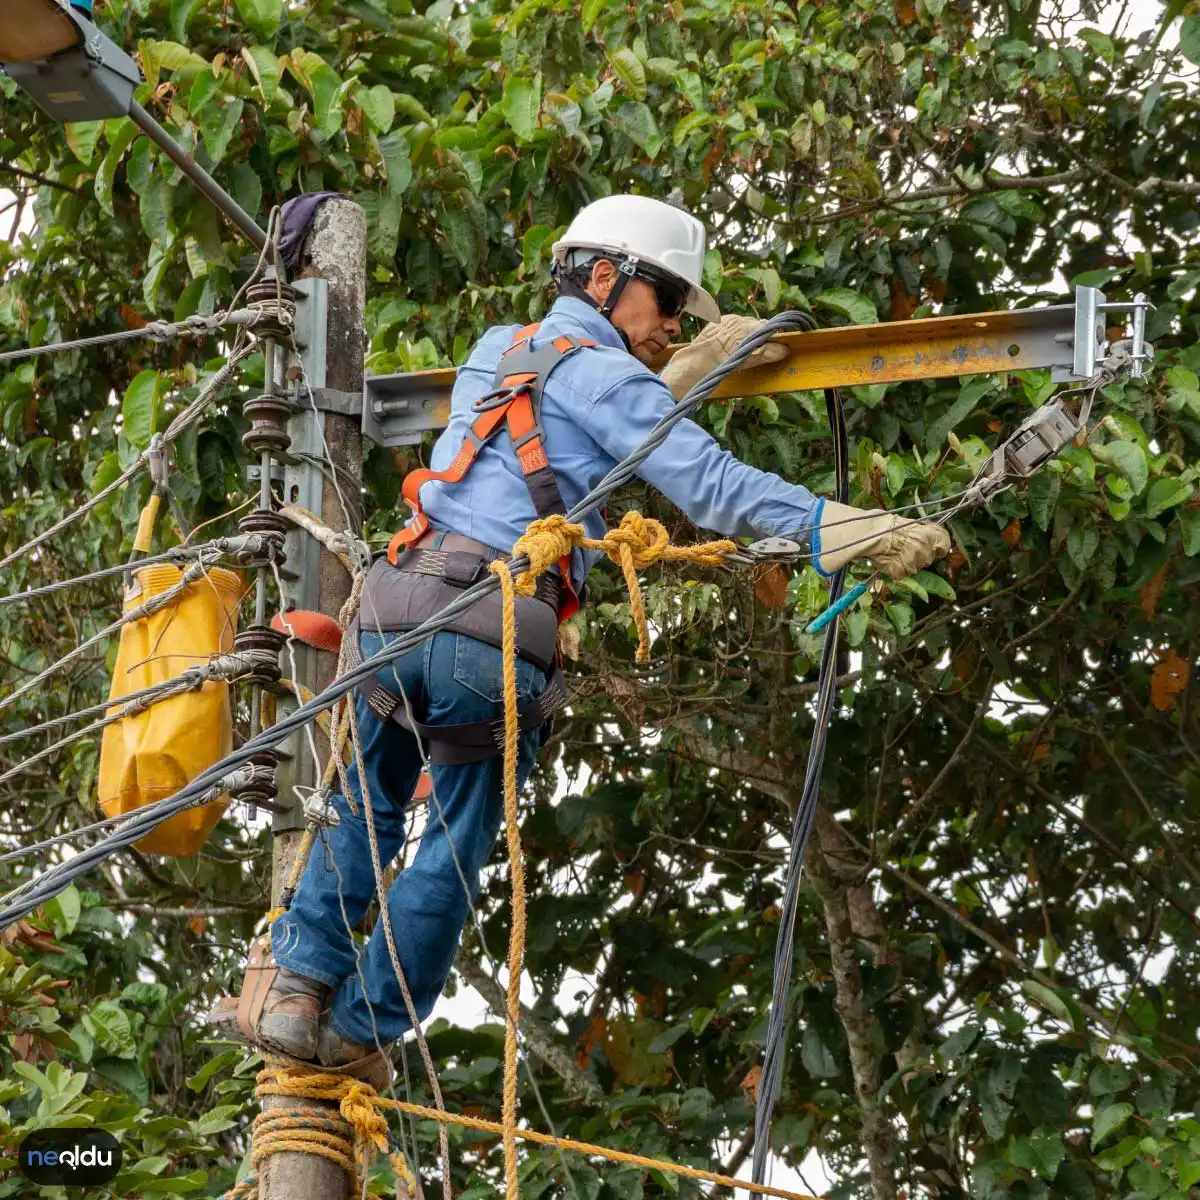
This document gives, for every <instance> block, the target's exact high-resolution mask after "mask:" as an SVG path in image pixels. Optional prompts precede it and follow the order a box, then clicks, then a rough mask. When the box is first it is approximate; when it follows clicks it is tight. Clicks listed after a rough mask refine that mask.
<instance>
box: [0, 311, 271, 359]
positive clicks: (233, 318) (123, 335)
mask: <svg viewBox="0 0 1200 1200" xmlns="http://www.w3.org/2000/svg"><path fill="white" fill-rule="evenodd" d="M258 319H259V314H258V313H257V312H256V311H255V310H254V309H252V308H239V309H235V310H234V311H232V312H219V313H213V314H212V315H211V316H201V315H199V314H197V315H196V316H192V317H188V318H187V319H186V320H183V321H151V322H150V323H149V324H147V325H143V326H142V327H141V328H140V329H120V330H118V331H117V332H116V333H99V334H96V336H95V337H86V338H73V339H72V340H71V341H68V342H48V343H47V344H46V345H44V346H25V347H23V348H22V349H20V350H6V351H5V352H4V353H3V354H0V363H10V362H19V361H21V360H22V359H26V358H35V357H37V356H38V355H41V354H58V353H62V352H64V351H67V350H87V349H89V348H91V347H93V346H107V345H111V344H113V343H115V342H136V341H150V342H159V343H162V342H169V341H171V340H173V339H174V338H180V337H209V336H211V335H213V334H216V333H219V332H220V331H221V329H222V328H224V327H225V326H253V325H254V323H255V321H257V320H258Z"/></svg>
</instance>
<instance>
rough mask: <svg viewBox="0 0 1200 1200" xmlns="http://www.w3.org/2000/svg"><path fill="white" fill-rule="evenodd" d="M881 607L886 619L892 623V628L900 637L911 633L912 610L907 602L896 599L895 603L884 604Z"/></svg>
mask: <svg viewBox="0 0 1200 1200" xmlns="http://www.w3.org/2000/svg"><path fill="white" fill-rule="evenodd" d="M883 607H884V611H885V612H886V613H887V617H888V620H889V621H890V622H891V623H892V628H893V629H894V630H895V631H896V632H897V633H898V634H899V635H900V636H901V637H907V636H908V635H909V634H910V633H912V627H913V610H912V609H911V608H910V607H909V606H908V605H907V604H905V603H904V602H903V601H898V602H897V603H895V604H885V605H884V606H883Z"/></svg>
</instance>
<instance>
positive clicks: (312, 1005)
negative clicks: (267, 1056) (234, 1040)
mask: <svg viewBox="0 0 1200 1200" xmlns="http://www.w3.org/2000/svg"><path fill="white" fill-rule="evenodd" d="M332 990H333V989H332V988H330V987H329V986H327V985H326V984H324V983H321V982H319V981H318V980H316V979H309V978H308V976H307V975H297V974H296V972H295V971H289V970H288V969H287V968H286V967H280V968H279V974H278V976H276V978H275V982H274V983H273V984H272V985H271V990H270V991H269V992H268V993H267V999H266V1003H265V1004H264V1005H263V1011H262V1016H261V1017H259V1019H258V1028H257V1030H256V1031H255V1032H256V1033H257V1035H258V1038H259V1040H260V1041H261V1042H262V1043H263V1045H264V1046H267V1047H269V1048H270V1049H272V1050H280V1051H282V1052H283V1053H284V1054H290V1055H291V1056H292V1057H293V1058H312V1057H313V1055H314V1053H315V1052H316V1049H317V1027H318V1025H319V1023H320V1020H321V1010H322V1009H323V1008H324V1007H325V1001H326V999H328V997H329V993H330V992H331V991H332Z"/></svg>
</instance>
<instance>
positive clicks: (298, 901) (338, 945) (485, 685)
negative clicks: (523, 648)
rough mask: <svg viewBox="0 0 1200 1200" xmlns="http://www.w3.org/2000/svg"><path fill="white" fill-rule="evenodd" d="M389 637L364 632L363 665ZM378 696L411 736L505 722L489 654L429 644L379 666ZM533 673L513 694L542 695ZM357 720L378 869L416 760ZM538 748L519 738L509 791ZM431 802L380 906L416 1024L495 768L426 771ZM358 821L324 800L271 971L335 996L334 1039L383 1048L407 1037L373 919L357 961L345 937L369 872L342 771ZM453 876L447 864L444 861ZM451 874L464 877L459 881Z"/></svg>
mask: <svg viewBox="0 0 1200 1200" xmlns="http://www.w3.org/2000/svg"><path fill="white" fill-rule="evenodd" d="M396 636H397V635H396V634H384V635H382V636H380V635H379V634H371V633H363V634H362V635H361V639H360V645H361V647H362V653H363V657H364V658H368V657H370V656H371V655H373V654H375V653H377V652H378V651H379V650H380V649H381V648H382V647H383V646H384V645H385V644H386V643H387V642H388V641H391V640H394V639H395V637H396ZM376 678H377V679H378V680H379V682H380V683H381V684H383V686H384V687H386V688H388V689H389V690H390V691H392V692H393V693H399V692H400V690H401V685H402V686H403V690H404V691H405V692H406V693H407V695H408V699H409V703H410V704H411V706H412V712H413V716H414V717H415V718H416V719H417V720H418V721H419V722H422V723H423V724H428V725H441V724H457V723H460V722H464V721H485V720H486V721H491V720H496V719H498V718H500V717H502V716H503V713H504V705H503V695H504V686H503V672H502V658H501V653H500V651H499V650H497V649H496V648H495V647H493V646H489V645H487V643H485V642H480V641H478V640H476V639H475V638H471V637H467V636H465V635H464V634H458V633H437V634H434V636H433V637H431V638H427V639H426V640H425V641H424V642H423V643H421V645H419V646H417V647H416V648H415V649H413V650H410V651H409V652H408V653H407V654H404V655H402V656H401V657H400V658H398V659H396V660H395V661H394V662H392V663H389V664H387V665H385V666H384V667H383V668H381V670H380V671H379V672H378V674H377V675H376ZM545 686H546V676H545V674H544V673H543V672H542V671H541V670H539V669H538V668H537V667H535V666H534V665H533V664H532V663H529V662H526V661H525V660H524V659H518V660H517V693H518V696H519V697H520V699H521V700H527V699H529V698H531V697H533V696H536V695H538V694H540V693H541V692H542V690H543V689H544V688H545ZM355 713H356V715H357V717H358V730H359V736H360V738H361V742H362V751H363V764H364V766H365V768H366V775H367V782H368V784H369V787H370V795H371V811H372V813H373V815H374V823H375V832H376V838H377V840H378V845H379V858H380V864H381V867H382V868H386V867H387V865H388V864H389V863H390V862H391V861H392V859H393V858H394V857H395V856H396V854H397V853H398V852H399V850H400V847H401V846H402V845H403V844H404V838H405V831H406V823H407V815H406V811H405V810H406V808H407V806H408V803H409V799H410V797H411V796H412V793H413V789H414V788H415V786H416V783H417V777H418V775H419V774H420V771H421V767H422V760H421V755H420V751H419V748H418V745H417V739H416V737H415V736H414V735H413V734H412V733H410V732H409V731H408V730H407V729H404V728H403V727H402V726H400V725H398V724H396V722H395V721H393V720H387V721H380V720H379V718H378V717H376V716H375V714H374V713H373V712H372V711H371V709H369V708H368V707H367V705H366V703H365V701H364V700H363V699H362V697H361V696H358V695H357V693H356V699H355ZM540 744H541V733H540V731H539V730H534V731H533V732H531V733H528V734H525V735H524V736H523V737H522V738H521V747H520V754H519V756H518V763H517V777H518V785H519V786H523V785H524V783H525V780H526V779H527V778H528V776H529V772H530V771H531V770H532V769H533V763H534V760H535V759H536V757H537V751H538V747H539V745H540ZM431 774H432V777H433V792H432V794H431V795H430V797H429V815H428V820H427V823H426V825H425V831H424V834H423V835H422V837H421V844H420V846H419V847H418V849H417V853H416V857H415V858H414V859H413V862H412V864H411V865H410V866H409V867H408V868H406V869H405V870H404V871H401V872H400V874H399V876H398V877H397V878H396V880H395V882H394V883H393V884H392V886H391V887H390V888H389V889H388V893H387V907H388V913H389V915H390V917H391V925H392V934H393V937H394V939H395V945H396V950H397V952H398V954H399V958H400V965H401V967H402V968H403V970H404V975H405V979H406V980H407V982H408V986H409V990H410V992H411V994H412V999H413V1006H414V1008H415V1009H416V1013H417V1017H418V1019H419V1020H422V1021H423V1020H424V1019H425V1018H426V1017H427V1016H428V1015H429V1013H430V1012H431V1011H432V1009H433V1006H434V1003H435V1002H436V1001H437V998H438V996H439V995H440V994H441V991H442V987H443V986H444V985H445V982H446V979H447V977H448V976H449V974H450V967H451V965H452V963H453V962H454V956H455V954H456V952H457V950H458V943H459V939H460V937H461V936H462V930H463V925H464V924H465V922H466V919H467V916H468V915H469V912H470V906H469V902H468V896H467V894H466V891H464V883H465V885H466V889H467V890H469V892H470V903H473V902H474V900H475V896H476V895H477V893H478V891H479V872H480V870H481V869H482V867H483V866H484V864H485V863H486V862H487V860H488V856H489V855H490V854H491V851H492V848H493V846H494V845H495V842H496V837H497V834H498V833H499V831H500V823H501V820H502V818H503V815H504V796H503V779H504V760H503V759H502V758H500V757H496V758H490V759H486V760H484V761H483V762H480V763H471V764H468V765H465V766H440V765H434V766H432V769H431ZM348 778H349V781H350V788H351V791H352V792H353V795H354V803H355V807H356V808H357V809H358V813H357V815H355V814H354V813H353V812H351V810H350V806H349V805H348V804H347V803H346V798H345V797H344V796H343V795H341V794H340V793H338V794H336V795H335V796H334V797H333V803H334V806H335V807H336V809H337V812H338V815H339V816H340V817H341V823H340V824H339V825H337V826H335V827H334V828H333V829H330V830H327V831H325V832H323V833H322V835H321V836H320V838H319V839H318V841H317V842H316V843H315V844H314V846H313V850H312V854H311V855H310V857H309V861H308V865H307V867H306V868H305V870H304V873H303V875H302V876H301V877H300V884H299V886H298V888H297V890H296V895H295V897H294V899H293V901H292V905H291V907H290V908H289V909H288V911H287V912H286V913H284V914H283V915H282V916H281V917H279V918H278V919H277V920H276V921H275V922H274V924H273V925H272V926H271V946H272V950H273V953H274V956H275V961H276V962H277V963H278V964H279V965H280V966H282V967H287V968H288V970H290V971H295V972H297V973H298V974H300V975H306V976H308V977H309V978H310V979H317V980H320V981H321V982H322V983H326V984H328V985H329V986H330V987H332V988H334V989H335V990H334V995H333V1001H332V1010H331V1012H330V1022H331V1024H332V1026H333V1028H334V1031H335V1032H337V1033H338V1034H340V1035H341V1036H342V1037H344V1038H348V1039H349V1040H351V1041H354V1042H360V1043H363V1044H365V1045H373V1044H374V1043H375V1042H376V1039H378V1040H379V1041H380V1042H381V1043H387V1042H391V1041H394V1040H396V1039H398V1038H399V1037H401V1036H402V1035H403V1034H404V1033H406V1032H407V1031H408V1030H409V1029H411V1028H412V1022H411V1021H410V1019H409V1016H408V1012H407V1010H406V1008H405V1004H404V997H403V993H402V992H401V990H400V984H399V982H398V981H397V979H396V974H395V970H394V969H393V966H392V959H391V955H390V954H389V953H388V946H387V939H386V936H385V934H384V932H383V920H382V917H380V919H379V920H378V921H377V922H376V924H375V928H374V930H373V931H372V933H371V936H370V938H369V939H368V941H367V943H366V947H365V950H363V951H361V958H360V957H359V952H357V951H356V947H355V943H354V940H353V938H352V936H351V934H350V932H349V931H350V929H352V928H354V927H355V926H356V925H357V924H358V923H359V921H361V920H362V917H363V914H364V913H365V912H366V910H367V905H368V904H369V902H370V901H371V899H372V898H373V897H374V895H375V871H374V868H373V866H372V863H371V845H370V841H369V840H368V836H367V825H366V817H365V814H364V811H363V804H362V786H361V782H360V780H359V778H358V771H357V768H356V767H355V765H354V764H351V765H350V766H349V768H348ZM456 857H457V859H458V865H457V866H456V864H455V858H456ZM459 868H461V871H462V874H461V876H460V874H459Z"/></svg>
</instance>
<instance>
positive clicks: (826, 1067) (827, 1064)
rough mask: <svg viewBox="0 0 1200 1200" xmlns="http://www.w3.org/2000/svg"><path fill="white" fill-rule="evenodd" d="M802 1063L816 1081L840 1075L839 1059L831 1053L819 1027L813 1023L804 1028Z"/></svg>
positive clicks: (801, 1052) (801, 1051) (801, 1044)
mask: <svg viewBox="0 0 1200 1200" xmlns="http://www.w3.org/2000/svg"><path fill="white" fill-rule="evenodd" d="M800 1061H801V1062H802V1063H803V1064H804V1069H805V1070H806V1071H807V1072H808V1073H809V1074H810V1075H811V1076H812V1077H813V1078H814V1079H832V1078H833V1077H834V1076H835V1075H837V1074H838V1064H837V1059H836V1058H834V1057H833V1055H832V1054H831V1053H830V1052H829V1050H828V1048H827V1047H826V1045H825V1043H824V1042H823V1041H821V1035H820V1034H819V1033H818V1032H817V1027H816V1026H815V1025H813V1024H812V1023H809V1024H806V1025H805V1026H804V1034H803V1037H802V1038H801V1041H800Z"/></svg>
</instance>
